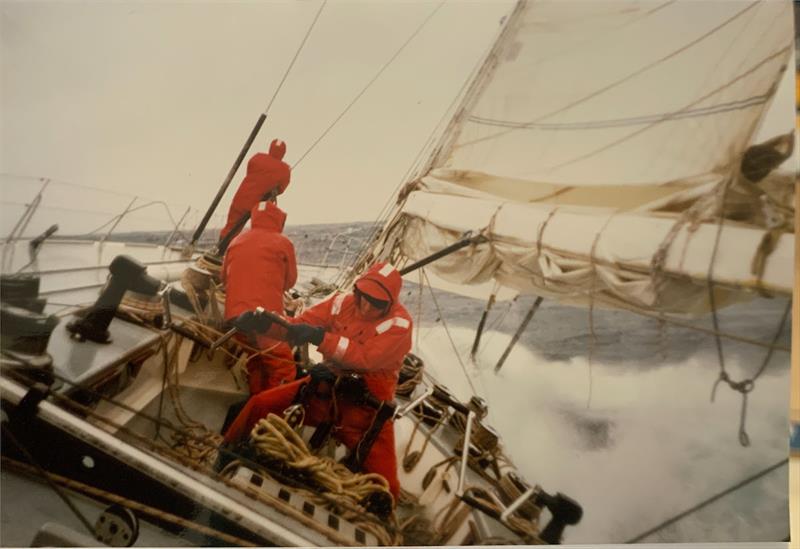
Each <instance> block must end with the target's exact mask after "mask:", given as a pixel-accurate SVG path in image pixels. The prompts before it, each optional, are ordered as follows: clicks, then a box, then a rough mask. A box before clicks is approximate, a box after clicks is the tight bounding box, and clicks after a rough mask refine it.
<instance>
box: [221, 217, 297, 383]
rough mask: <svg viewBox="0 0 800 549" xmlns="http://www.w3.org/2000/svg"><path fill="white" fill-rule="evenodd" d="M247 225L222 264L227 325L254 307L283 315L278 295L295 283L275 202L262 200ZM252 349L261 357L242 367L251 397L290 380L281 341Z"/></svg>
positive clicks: (261, 340)
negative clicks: (256, 350) (247, 373)
mask: <svg viewBox="0 0 800 549" xmlns="http://www.w3.org/2000/svg"><path fill="white" fill-rule="evenodd" d="M250 222H251V227H252V228H251V229H250V230H249V231H245V232H243V233H241V234H239V235H238V236H237V237H236V238H234V239H233V242H231V244H230V246H229V247H228V251H227V253H226V254H225V260H224V262H223V265H222V280H223V281H224V282H225V286H226V288H225V318H226V319H227V320H230V319H232V318H235V317H238V316H239V315H240V314H242V313H244V312H245V311H251V310H253V309H255V308H256V307H263V308H264V309H265V310H267V311H272V312H276V313H283V293H284V292H285V291H287V290H289V289H291V288H292V286H294V284H295V282H297V264H296V259H295V254H294V246H293V245H292V242H291V240H289V239H288V238H286V237H285V236H284V235H283V234H282V233H281V231H282V230H283V225H284V223H285V222H286V214H285V213H284V212H283V211H281V210H280V209H279V208H278V206H277V205H276V204H275V202H272V201H262V202H259V203H257V204H256V206H255V208H253V209H252V212H251V218H250ZM251 343H252V342H251ZM255 346H257V347H258V348H259V349H261V350H264V351H266V353H265V354H263V355H259V356H256V357H253V358H252V359H250V361H249V362H248V364H247V370H248V372H249V374H250V376H249V384H250V394H251V395H254V394H256V393H260V392H261V391H264V390H266V389H268V388H270V387H274V386H276V385H280V384H281V383H286V382H289V381H294V379H295V377H296V368H295V363H294V357H293V356H292V351H291V349H290V348H289V346H288V345H287V344H286V343H285V342H283V341H279V340H276V339H272V338H269V337H267V336H265V335H257V336H255Z"/></svg>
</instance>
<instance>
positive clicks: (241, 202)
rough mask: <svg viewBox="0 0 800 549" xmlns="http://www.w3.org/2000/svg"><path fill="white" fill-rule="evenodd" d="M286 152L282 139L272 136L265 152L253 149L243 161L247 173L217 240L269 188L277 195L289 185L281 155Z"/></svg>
mask: <svg viewBox="0 0 800 549" xmlns="http://www.w3.org/2000/svg"><path fill="white" fill-rule="evenodd" d="M285 154H286V143H284V142H283V141H281V140H280V139H274V140H273V141H272V143H271V144H270V146H269V154H264V153H256V154H254V155H253V157H252V158H251V159H250V160H249V161H248V162H247V175H245V177H244V179H243V180H242V184H241V185H239V188H238V189H237V190H236V194H235V195H234V196H233V201H232V202H231V207H230V209H229V210H228V220H227V222H226V223H225V227H223V229H222V231H221V232H220V234H219V238H220V240H222V239H223V238H225V236H226V235H227V234H228V232H229V231H231V230H232V229H233V227H234V226H235V225H236V222H237V221H239V219H241V218H242V216H243V215H244V214H246V213H247V212H249V211H250V210H251V209H252V208H253V206H255V205H256V203H258V201H259V200H263V198H264V196H265V195H266V194H267V193H268V192H269V191H271V190H273V189H274V190H276V193H275V195H276V196H277V195H279V194H281V193H283V191H285V190H286V187H288V186H289V179H290V177H291V168H289V165H288V164H287V163H286V162H283V157H284V155H285Z"/></svg>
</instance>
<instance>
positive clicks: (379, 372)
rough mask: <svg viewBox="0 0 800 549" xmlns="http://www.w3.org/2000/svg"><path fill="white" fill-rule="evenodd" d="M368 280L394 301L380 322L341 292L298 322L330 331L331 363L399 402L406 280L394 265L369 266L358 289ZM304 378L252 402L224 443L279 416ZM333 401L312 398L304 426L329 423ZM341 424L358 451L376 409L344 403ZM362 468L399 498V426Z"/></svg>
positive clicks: (407, 335)
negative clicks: (361, 311) (396, 437)
mask: <svg viewBox="0 0 800 549" xmlns="http://www.w3.org/2000/svg"><path fill="white" fill-rule="evenodd" d="M367 280H370V283H371V285H372V286H377V287H380V288H381V289H384V290H385V293H386V295H382V296H381V295H378V296H375V295H373V293H374V292H372V291H370V292H369V293H370V295H373V297H378V298H379V299H380V298H382V299H384V300H386V301H390V302H391V304H390V306H389V309H388V311H387V313H386V314H384V315H383V316H382V317H381V318H378V319H375V320H367V319H364V318H363V317H362V316H361V315H360V314H359V311H358V309H357V307H356V299H355V296H354V295H353V294H352V293H348V294H336V295H334V296H333V297H331V298H329V299H327V300H326V301H323V302H321V303H319V304H317V305H315V306H314V307H312V308H310V309H308V310H306V311H305V312H303V313H302V314H301V315H300V316H299V317H297V318H291V319H287V320H289V321H290V322H293V323H306V324H311V325H313V326H321V327H323V328H325V330H326V333H325V337H324V339H323V340H322V343H321V344H320V345H319V347H318V349H319V351H320V352H321V353H322V354H323V356H324V357H325V359H326V360H327V361H328V362H329V363H333V364H334V368H336V367H338V368H340V369H341V370H343V371H353V372H358V373H359V374H360V375H361V376H362V377H363V378H364V381H365V382H366V384H367V387H368V388H369V390H370V392H371V393H372V394H373V395H374V396H375V397H376V398H378V399H380V400H392V399H394V391H395V388H396V387H397V378H398V376H399V373H400V368H401V367H402V363H403V358H404V357H405V355H406V354H407V353H408V352H409V351H410V350H411V328H412V323H411V316H410V315H409V314H408V311H406V309H405V307H404V306H403V305H402V304H400V303H399V296H400V288H401V286H402V279H401V277H400V273H399V272H398V271H397V270H396V269H394V268H393V267H392V266H391V265H386V264H382V263H379V264H377V265H375V266H373V267H372V268H370V269H369V270H368V271H367V272H366V273H365V274H364V275H362V276H361V277H360V278H359V280H358V281H357V282H356V285H357V286H358V287H359V288H362V285H363V283H364V282H366V281H367ZM308 380H309V378H307V377H306V378H303V379H301V380H298V381H296V382H294V383H290V384H288V385H283V386H281V387H277V388H275V389H272V390H270V391H264V392H263V393H261V394H259V395H256V396H255V397H253V398H251V399H250V400H249V401H248V402H247V404H246V405H245V407H244V408H243V409H242V411H241V413H240V414H239V416H238V417H237V418H236V420H235V421H234V422H233V423H232V424H231V426H230V427H229V429H228V431H227V432H226V433H225V441H226V442H232V441H234V440H237V439H239V438H242V437H245V436H247V434H248V433H249V432H250V431H251V430H252V428H253V426H254V425H255V424H256V423H257V422H258V420H259V419H261V418H263V417H266V415H267V414H269V413H274V414H280V413H281V412H282V411H283V409H285V408H286V407H287V406H288V405H290V404H291V403H292V401H293V399H294V395H295V394H296V393H297V390H298V389H299V388H300V386H302V385H303V384H305V383H307V382H308ZM330 414H331V407H330V401H321V400H319V399H312V400H311V402H310V404H309V406H308V410H307V413H306V419H305V423H306V424H307V425H316V424H318V423H319V422H320V421H324V420H325V419H330V418H329V415H330ZM339 414H340V417H339V420H338V422H337V426H336V428H335V429H334V431H333V434H334V436H335V437H336V438H338V439H339V440H341V441H342V442H343V443H344V444H345V445H346V446H347V447H349V448H353V447H354V446H355V445H356V444H358V441H359V440H360V439H361V437H362V436H363V434H364V432H365V431H366V430H367V429H368V428H369V425H370V424H371V422H372V418H373V417H374V414H375V411H374V410H373V409H371V408H368V407H366V406H356V405H353V404H350V403H347V402H342V403H340V405H339ZM363 469H364V471H366V472H374V473H378V474H380V475H383V477H384V478H386V479H387V481H388V482H389V486H390V489H391V492H392V494H393V495H394V496H395V498H397V496H398V494H399V490H400V484H399V481H398V478H397V458H396V453H395V447H394V426H393V423H392V422H391V421H387V422H386V423H385V424H384V425H383V427H382V429H381V431H380V433H379V435H378V438H377V439H376V440H375V443H374V444H373V446H372V449H371V451H370V453H369V454H368V455H367V457H366V459H365V460H364V464H363Z"/></svg>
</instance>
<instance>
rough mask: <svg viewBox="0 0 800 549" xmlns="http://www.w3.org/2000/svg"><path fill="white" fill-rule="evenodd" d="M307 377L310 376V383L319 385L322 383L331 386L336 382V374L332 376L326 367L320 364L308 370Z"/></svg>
mask: <svg viewBox="0 0 800 549" xmlns="http://www.w3.org/2000/svg"><path fill="white" fill-rule="evenodd" d="M308 375H309V376H311V381H312V382H314V383H319V382H321V381H324V382H326V383H329V384H331V385H333V383H334V382H335V381H336V374H334V373H333V372H332V371H331V370H330V369H329V368H328V367H327V366H324V365H322V364H315V365H314V366H312V367H311V368H310V369H309V370H308Z"/></svg>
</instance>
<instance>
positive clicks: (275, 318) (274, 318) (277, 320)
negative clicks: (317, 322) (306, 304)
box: [208, 307, 289, 353]
mask: <svg viewBox="0 0 800 549" xmlns="http://www.w3.org/2000/svg"><path fill="white" fill-rule="evenodd" d="M254 312H255V313H258V314H259V315H261V316H265V317H266V318H268V319H269V320H270V321H271V322H272V323H273V324H277V325H278V326H281V327H283V328H289V323H288V322H287V321H286V319H285V318H283V317H282V316H280V315H278V314H275V313H273V312H271V311H266V310H264V308H263V307H256V308H255V309H254ZM228 325H229V326H231V328H230V329H229V330H228V331H227V332H225V333H224V334H222V336H220V337H219V338H218V339H217V340H216V341H214V343H212V344H211V346H210V347H209V349H208V351H209V353H213V352H214V351H216V350H217V349H218V348H220V347H221V346H222V345H224V344H225V342H226V341H228V340H229V339H230V338H232V337H233V336H234V335H236V332H240V331H241V330H240V329H239V328H238V327H237V326H234V325H232V324H231V323H230V321H229V322H228Z"/></svg>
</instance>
